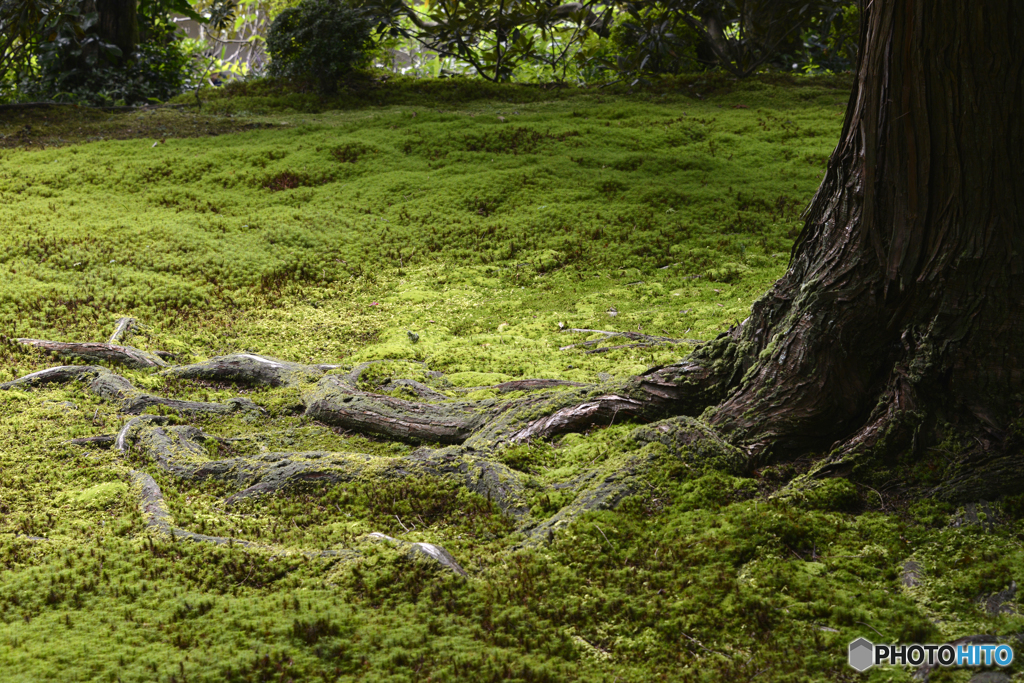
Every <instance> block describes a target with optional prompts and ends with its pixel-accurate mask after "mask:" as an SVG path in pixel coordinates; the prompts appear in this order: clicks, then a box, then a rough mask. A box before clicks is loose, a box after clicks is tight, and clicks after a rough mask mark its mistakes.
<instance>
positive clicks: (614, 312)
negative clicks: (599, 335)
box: [608, 306, 619, 318]
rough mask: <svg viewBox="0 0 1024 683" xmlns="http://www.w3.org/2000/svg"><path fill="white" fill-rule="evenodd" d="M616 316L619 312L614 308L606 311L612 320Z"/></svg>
mask: <svg viewBox="0 0 1024 683" xmlns="http://www.w3.org/2000/svg"><path fill="white" fill-rule="evenodd" d="M618 314H619V310H618V309H617V308H615V307H614V306H612V307H611V308H609V309H608V315H610V316H611V317H613V318H614V317H615V316H617V315H618Z"/></svg>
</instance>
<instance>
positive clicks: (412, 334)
mask: <svg viewBox="0 0 1024 683" xmlns="http://www.w3.org/2000/svg"><path fill="white" fill-rule="evenodd" d="M406 334H407V335H409V341H411V342H412V343H413V344H415V343H416V342H418V341H419V340H420V335H418V334H416V333H415V332H410V331H408V330H407V331H406Z"/></svg>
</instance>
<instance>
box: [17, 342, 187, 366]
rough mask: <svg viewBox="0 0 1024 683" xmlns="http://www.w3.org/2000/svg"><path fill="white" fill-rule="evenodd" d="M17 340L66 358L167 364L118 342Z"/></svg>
mask: <svg viewBox="0 0 1024 683" xmlns="http://www.w3.org/2000/svg"><path fill="white" fill-rule="evenodd" d="M15 341H17V342H19V343H21V344H26V345H28V346H33V347H35V348H37V349H42V350H44V351H49V352H51V353H55V354H57V355H58V356H62V357H65V358H84V359H86V360H93V361H106V362H108V363H116V364H118V365H123V366H125V367H128V368H136V369H138V368H162V367H164V366H166V365H167V363H165V362H164V360H163V359H162V358H160V357H159V356H157V355H156V354H154V353H149V352H148V351H141V350H139V349H136V348H133V347H131V346H118V345H117V344H104V343H100V342H57V341H48V340H45V339H26V338H20V339H16V340H15Z"/></svg>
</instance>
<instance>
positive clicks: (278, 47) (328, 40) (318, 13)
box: [267, 0, 371, 95]
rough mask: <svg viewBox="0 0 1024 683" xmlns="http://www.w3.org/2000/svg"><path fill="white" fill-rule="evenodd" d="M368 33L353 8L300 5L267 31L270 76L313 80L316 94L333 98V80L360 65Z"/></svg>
mask: <svg viewBox="0 0 1024 683" xmlns="http://www.w3.org/2000/svg"><path fill="white" fill-rule="evenodd" d="M370 32H371V23H370V20H369V19H368V18H367V17H366V15H365V13H364V12H363V11H362V10H360V9H358V8H355V7H352V6H351V5H348V4H346V3H344V2H335V1H333V0H302V2H301V3H299V6H298V7H290V8H288V9H286V10H284V11H283V12H281V14H279V15H278V17H277V19H275V20H274V23H273V24H271V26H270V30H269V31H268V33H267V53H268V54H269V55H270V58H271V60H272V61H271V63H270V72H271V74H273V75H275V76H282V77H289V78H300V79H304V80H305V79H310V80H316V82H317V85H318V87H319V90H320V92H321V93H323V94H326V95H329V94H333V93H335V92H337V89H338V80H339V79H340V78H341V77H342V76H344V75H345V74H346V73H348V72H349V71H351V70H352V69H353V68H354V67H356V66H358V65H360V64H362V63H364V62H365V60H366V56H367V49H368V47H369V46H370Z"/></svg>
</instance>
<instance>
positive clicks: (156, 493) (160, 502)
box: [131, 470, 461, 569]
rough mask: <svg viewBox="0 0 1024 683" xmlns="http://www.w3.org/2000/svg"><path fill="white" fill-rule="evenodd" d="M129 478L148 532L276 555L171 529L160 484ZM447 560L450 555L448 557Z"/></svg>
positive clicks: (326, 553)
mask: <svg viewBox="0 0 1024 683" xmlns="http://www.w3.org/2000/svg"><path fill="white" fill-rule="evenodd" d="M131 479H132V484H133V485H134V487H135V489H136V490H137V491H138V496H139V507H140V509H141V511H142V515H143V518H144V519H145V522H146V527H147V528H148V529H149V530H150V531H153V532H155V533H157V534H160V535H165V536H170V537H171V538H174V539H180V540H183V541H192V542H194V543H212V544H214V545H231V546H239V547H242V548H250V549H256V548H263V549H266V550H276V551H278V552H279V549H275V548H272V547H271V546H264V545H260V544H258V543H253V542H251V541H244V540H242V539H238V538H232V537H230V536H208V535H207V534H197V533H195V532H193V531H188V530H186V529H181V528H178V527H176V526H174V518H173V517H171V513H170V511H169V510H168V509H167V503H165V502H164V494H163V492H162V491H161V490H160V485H159V484H157V483H156V480H154V479H153V477H151V476H149V475H148V474H146V473H145V472H139V471H137V470H132V471H131ZM302 554H303V555H306V556H307V557H330V558H339V557H340V558H351V557H355V556H357V555H358V554H359V553H357V552H356V551H354V550H345V549H341V550H319V551H304V552H303V553H302ZM445 554H447V553H445ZM449 557H451V556H450V555H449ZM453 562H454V560H453ZM460 569H461V567H460Z"/></svg>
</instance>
